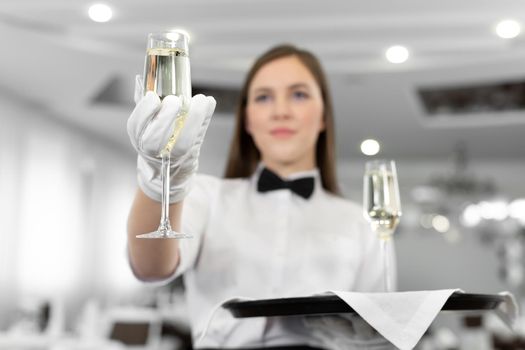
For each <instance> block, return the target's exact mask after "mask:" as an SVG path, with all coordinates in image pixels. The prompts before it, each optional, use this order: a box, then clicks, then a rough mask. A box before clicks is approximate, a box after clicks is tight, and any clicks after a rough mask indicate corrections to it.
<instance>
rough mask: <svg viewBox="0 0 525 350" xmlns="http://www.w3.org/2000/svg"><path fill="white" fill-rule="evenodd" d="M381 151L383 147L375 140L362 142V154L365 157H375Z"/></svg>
mask: <svg viewBox="0 0 525 350" xmlns="http://www.w3.org/2000/svg"><path fill="white" fill-rule="evenodd" d="M380 149H381V146H380V145H379V142H377V141H376V140H374V139H368V140H364V141H363V142H361V152H363V154H364V155H367V156H375V155H376V154H377V153H379V150H380Z"/></svg>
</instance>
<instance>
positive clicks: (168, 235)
mask: <svg viewBox="0 0 525 350" xmlns="http://www.w3.org/2000/svg"><path fill="white" fill-rule="evenodd" d="M136 237H137V238H145V239H182V238H192V237H193V236H192V235H189V234H186V233H180V232H175V231H173V230H158V231H154V232H150V233H144V234H141V235H137V236H136Z"/></svg>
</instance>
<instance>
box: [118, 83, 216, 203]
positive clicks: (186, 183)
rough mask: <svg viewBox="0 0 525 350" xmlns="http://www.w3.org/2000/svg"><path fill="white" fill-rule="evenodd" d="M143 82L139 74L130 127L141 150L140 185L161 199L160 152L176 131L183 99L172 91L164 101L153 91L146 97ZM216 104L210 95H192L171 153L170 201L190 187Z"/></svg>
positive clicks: (138, 149) (135, 146) (128, 125)
mask: <svg viewBox="0 0 525 350" xmlns="http://www.w3.org/2000/svg"><path fill="white" fill-rule="evenodd" d="M142 86H143V85H142V77H141V76H140V75H137V76H136V81H135V103H136V106H135V109H134V110H133V112H132V113H131V115H130V117H129V119H128V124H127V130H128V135H129V138H130V140H131V144H132V145H133V147H134V148H135V150H136V151H137V153H138V158H137V177H138V185H139V187H140V189H141V190H142V191H143V192H144V193H145V194H146V195H147V196H148V197H150V198H151V199H153V200H156V201H159V202H160V201H161V197H162V182H161V160H160V158H158V155H159V154H160V152H161V150H162V149H163V148H164V147H165V146H166V144H167V142H168V139H169V138H170V136H171V134H172V133H173V128H174V124H175V121H176V119H177V116H178V113H179V111H180V109H181V107H182V99H181V98H180V97H177V96H174V95H170V96H166V97H165V98H164V99H163V100H162V101H161V100H160V98H159V97H158V96H157V94H156V93H154V92H152V91H148V92H147V93H146V95H145V96H144V97H142V95H143V93H142ZM215 105H216V102H215V99H214V98H213V97H210V96H208V97H207V96H204V95H196V96H194V97H193V98H192V99H191V102H190V106H189V111H188V116H187V118H186V123H185V125H184V127H183V129H182V130H181V132H180V134H179V137H178V139H177V142H176V143H175V146H174V147H173V149H172V151H171V155H170V161H171V167H170V203H174V202H179V201H181V200H182V199H183V198H184V197H185V196H186V194H187V193H188V191H189V190H190V185H191V179H192V178H193V175H194V174H195V172H196V171H197V168H198V164H199V153H200V148H201V145H202V142H203V141H204V135H205V134H206V130H207V128H208V125H209V124H210V120H211V116H212V115H213V111H214V110H215Z"/></svg>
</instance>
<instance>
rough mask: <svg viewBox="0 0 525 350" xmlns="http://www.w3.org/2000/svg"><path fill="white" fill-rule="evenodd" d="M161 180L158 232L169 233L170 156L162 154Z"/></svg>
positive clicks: (166, 153)
mask: <svg viewBox="0 0 525 350" xmlns="http://www.w3.org/2000/svg"><path fill="white" fill-rule="evenodd" d="M161 157H162V165H161V180H162V212H161V217H160V226H159V231H161V232H166V231H171V225H170V218H169V216H170V154H169V153H168V152H162V154H161Z"/></svg>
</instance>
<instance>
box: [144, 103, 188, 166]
mask: <svg viewBox="0 0 525 350" xmlns="http://www.w3.org/2000/svg"><path fill="white" fill-rule="evenodd" d="M181 105H182V101H181V99H180V97H178V96H174V95H169V96H166V97H165V98H164V99H163V100H162V104H161V106H160V109H159V111H158V113H157V114H156V116H155V118H153V119H152V121H151V123H150V124H149V125H148V126H147V128H146V130H145V131H144V135H142V149H143V150H144V152H146V153H148V154H152V155H155V156H156V155H158V154H159V152H160V151H161V149H162V148H163V147H164V146H166V143H167V142H168V140H169V138H170V136H171V135H172V133H173V127H174V125H175V119H176V118H177V115H178V114H179V111H180V108H181Z"/></svg>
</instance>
